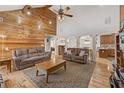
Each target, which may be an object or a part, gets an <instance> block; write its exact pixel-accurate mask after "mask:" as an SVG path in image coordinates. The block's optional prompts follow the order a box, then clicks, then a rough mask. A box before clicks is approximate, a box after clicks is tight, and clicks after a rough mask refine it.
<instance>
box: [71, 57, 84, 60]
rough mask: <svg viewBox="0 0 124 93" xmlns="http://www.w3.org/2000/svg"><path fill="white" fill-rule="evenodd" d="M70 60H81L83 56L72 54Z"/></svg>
mask: <svg viewBox="0 0 124 93" xmlns="http://www.w3.org/2000/svg"><path fill="white" fill-rule="evenodd" d="M72 60H83V56H72Z"/></svg>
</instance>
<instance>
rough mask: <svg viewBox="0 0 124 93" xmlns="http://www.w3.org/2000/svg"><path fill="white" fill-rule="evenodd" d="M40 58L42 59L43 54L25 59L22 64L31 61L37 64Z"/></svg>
mask: <svg viewBox="0 0 124 93" xmlns="http://www.w3.org/2000/svg"><path fill="white" fill-rule="evenodd" d="M40 59H42V56H35V57H31V58H27V59H24V60H23V61H22V62H21V63H20V64H21V65H24V64H29V63H31V64H35V61H38V60H40Z"/></svg>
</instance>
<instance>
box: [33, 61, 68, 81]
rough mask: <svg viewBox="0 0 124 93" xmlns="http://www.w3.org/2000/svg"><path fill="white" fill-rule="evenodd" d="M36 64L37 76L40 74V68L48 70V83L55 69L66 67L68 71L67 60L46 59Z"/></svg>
mask: <svg viewBox="0 0 124 93" xmlns="http://www.w3.org/2000/svg"><path fill="white" fill-rule="evenodd" d="M35 66H36V76H38V72H39V71H40V70H45V71H46V83H48V76H49V75H50V74H51V73H52V72H53V71H55V70H57V69H59V68H61V67H64V69H65V71H66V61H65V60H62V59H61V60H60V59H56V60H49V61H44V62H41V63H38V64H36V65H35Z"/></svg>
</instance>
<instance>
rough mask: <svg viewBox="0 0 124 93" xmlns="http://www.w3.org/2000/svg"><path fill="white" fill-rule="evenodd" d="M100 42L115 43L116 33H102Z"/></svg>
mask: <svg viewBox="0 0 124 93" xmlns="http://www.w3.org/2000/svg"><path fill="white" fill-rule="evenodd" d="M100 44H115V34H110V35H101V36H100Z"/></svg>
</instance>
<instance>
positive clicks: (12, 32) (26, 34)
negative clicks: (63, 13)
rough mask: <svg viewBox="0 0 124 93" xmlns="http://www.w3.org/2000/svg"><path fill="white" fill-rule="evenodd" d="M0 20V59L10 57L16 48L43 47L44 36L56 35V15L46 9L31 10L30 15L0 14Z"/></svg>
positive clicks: (18, 12)
mask: <svg viewBox="0 0 124 93" xmlns="http://www.w3.org/2000/svg"><path fill="white" fill-rule="evenodd" d="M0 18H3V22H2V21H1V20H0V35H4V36H5V38H4V39H3V38H2V37H1V36H0V58H1V57H2V56H4V57H11V54H12V50H14V49H17V48H31V47H44V38H45V35H56V15H55V14H54V13H53V12H52V11H50V10H49V9H47V8H33V9H32V15H27V14H24V13H23V12H22V10H16V11H6V12H0ZM51 22H52V24H51ZM39 25H40V26H39ZM2 47H4V48H2Z"/></svg>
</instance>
